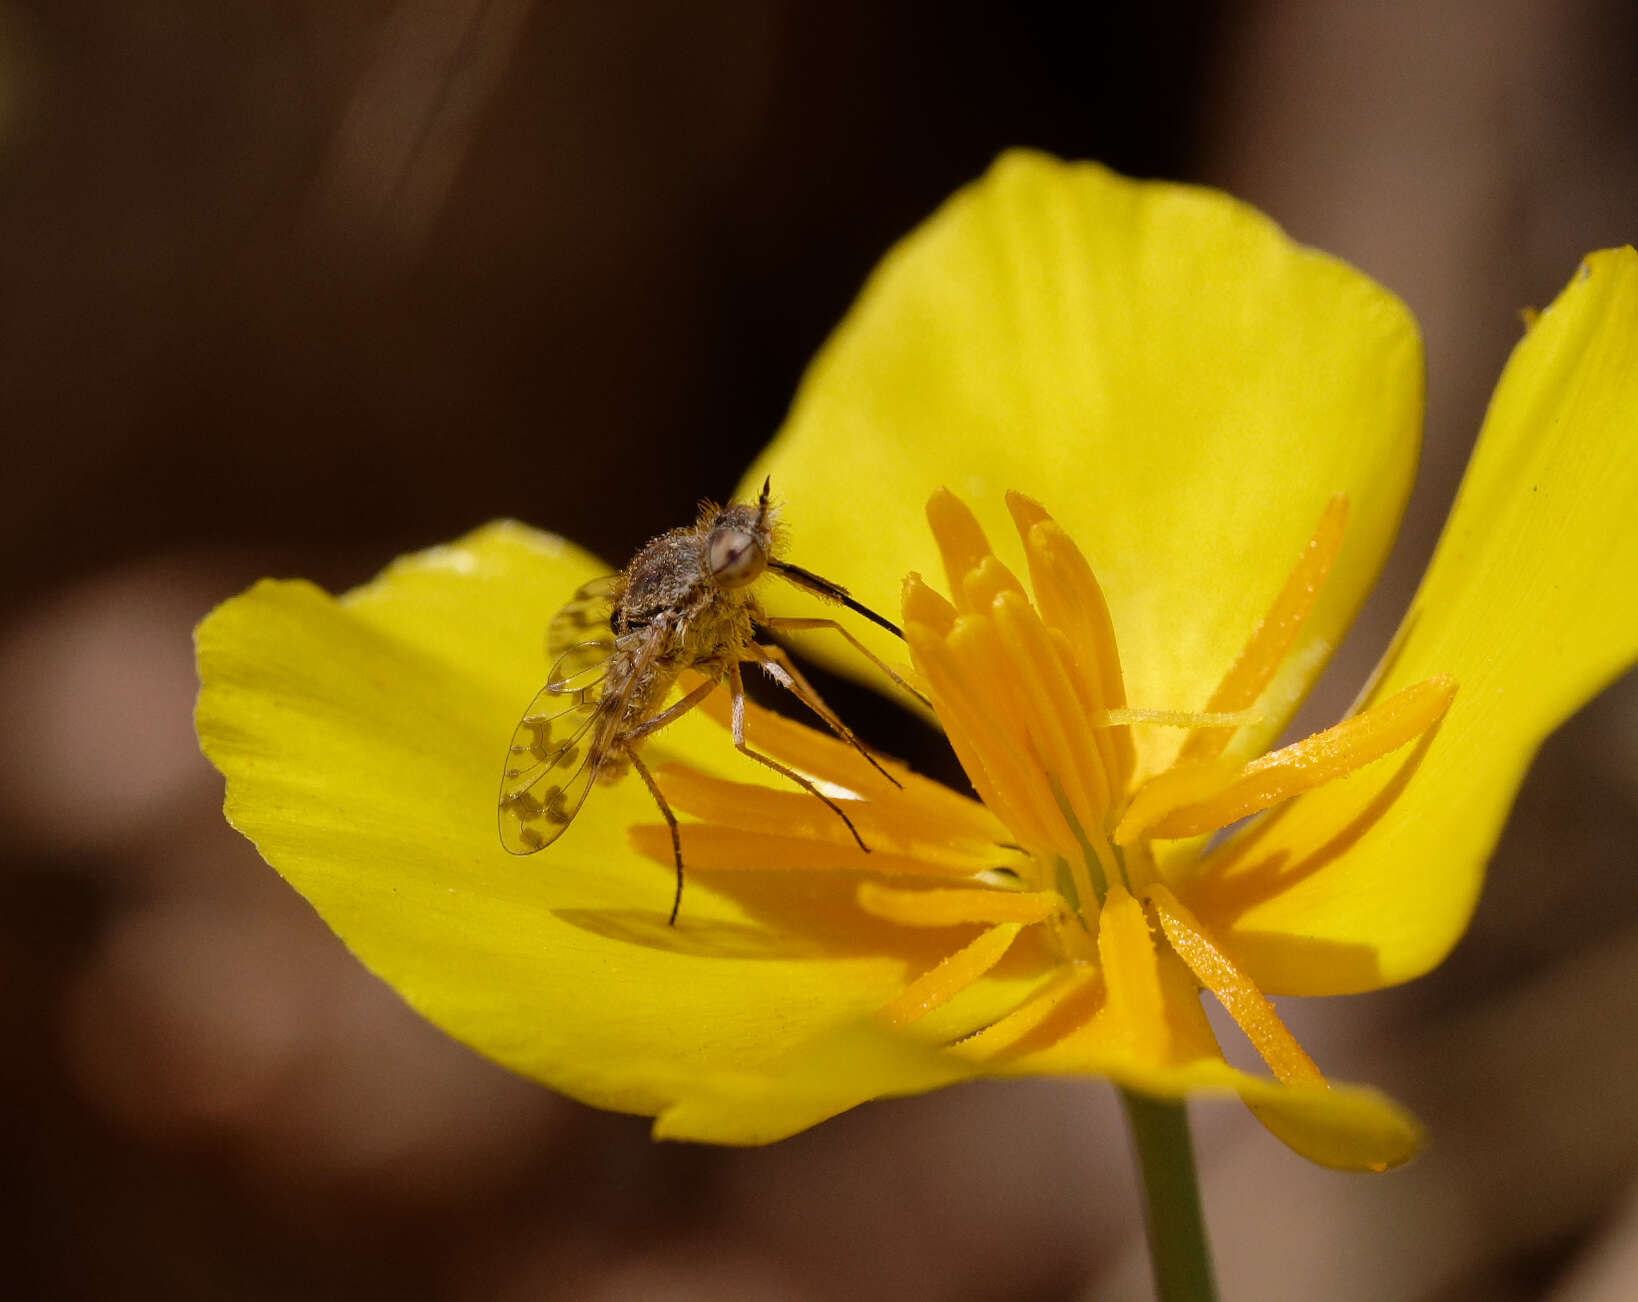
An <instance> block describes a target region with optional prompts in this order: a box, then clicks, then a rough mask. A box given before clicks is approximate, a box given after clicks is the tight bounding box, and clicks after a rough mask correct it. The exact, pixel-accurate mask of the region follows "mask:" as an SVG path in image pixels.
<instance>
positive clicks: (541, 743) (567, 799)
mask: <svg viewBox="0 0 1638 1302" xmlns="http://www.w3.org/2000/svg"><path fill="white" fill-rule="evenodd" d="M617 700H618V698H611V699H609V700H608V701H607V703H606V704H605V701H604V699H603V698H599V697H595V696H592V695H591V694H589V693H585V692H576V693H573V694H572V695H568V696H565V695H563V694H561V693H558V692H555V691H553V690H552V688H551V686H550V685H548V686H546V687H543V688H541V690H540V692H539V693H538V694H537V695H536V696H535V699H534V701H533V703H532V704H531V705H530V706H529V709H528V711H527V712H526V713H525V714H524V716H523V718H522V719H521V720H519V722H518V726H517V729H516V730H515V731H514V732H513V733H512V745H511V748H510V749H509V750H508V751H507V753H506V768H505V770H504V771H503V772H502V774H501V787H500V813H499V817H500V838H501V844H502V845H504V846H505V847H506V848H507V849H508V850H510V851H511V852H512V853H513V854H533V853H534V852H535V851H536V850H541V849H544V848H545V847H546V846H548V845H550V844H551V843H552V842H553V841H555V840H557V838H558V837H560V836H562V835H563V832H564V830H565V829H566V828H567V827H568V826H569V824H570V823H571V822H572V821H573V819H574V816H575V814H577V813H578V812H579V811H580V806H581V805H582V804H584V803H585V800H586V793H587V792H588V791H590V790H591V784H592V782H593V780H594V779H595V778H596V777H597V770H598V768H599V767H600V766H601V764H602V762H603V759H604V757H605V756H606V755H607V754H608V744H609V737H610V733H611V731H612V729H611V728H610V726H609V725H610V723H611V722H612V721H613V719H614V718H615V717H616V714H615V708H616V705H617Z"/></svg>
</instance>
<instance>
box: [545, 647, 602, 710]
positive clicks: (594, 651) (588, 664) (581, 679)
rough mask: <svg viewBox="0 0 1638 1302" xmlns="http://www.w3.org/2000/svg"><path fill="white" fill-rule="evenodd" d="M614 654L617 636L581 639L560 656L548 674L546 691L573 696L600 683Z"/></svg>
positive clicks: (557, 694)
mask: <svg viewBox="0 0 1638 1302" xmlns="http://www.w3.org/2000/svg"><path fill="white" fill-rule="evenodd" d="M613 654H614V638H613V637H612V636H610V637H609V638H607V639H604V638H596V639H593V640H592V641H590V642H577V643H575V645H574V646H571V647H569V648H568V649H567V650H566V651H564V652H563V654H562V655H560V656H558V658H557V660H556V662H555V663H554V664H553V665H552V668H551V670H550V672H548V673H547V675H546V688H545V690H546V692H548V693H549V694H551V695H553V696H573V695H576V694H578V693H583V692H586V691H588V690H589V689H591V688H593V687H596V686H597V685H598V684H599V683H600V682H602V681H603V675H604V674H606V673H608V671H609V657H610V656H612V655H613Z"/></svg>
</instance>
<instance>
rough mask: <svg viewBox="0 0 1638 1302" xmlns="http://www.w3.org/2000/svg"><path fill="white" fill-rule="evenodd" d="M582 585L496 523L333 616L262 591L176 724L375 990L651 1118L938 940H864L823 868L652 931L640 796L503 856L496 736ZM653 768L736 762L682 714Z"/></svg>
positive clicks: (709, 891) (572, 559)
mask: <svg viewBox="0 0 1638 1302" xmlns="http://www.w3.org/2000/svg"><path fill="white" fill-rule="evenodd" d="M598 568H599V567H598V566H597V565H596V562H595V561H593V560H592V558H590V557H588V556H586V555H585V554H584V553H581V552H578V551H576V550H574V549H573V548H570V547H568V546H567V545H566V544H564V543H562V542H560V541H558V540H556V539H552V538H549V537H546V536H544V535H541V534H536V533H534V532H532V531H529V530H526V529H524V528H522V527H521V526H516V525H500V526H492V527H490V528H488V529H485V530H483V531H480V532H479V533H477V534H474V535H473V536H472V537H470V538H468V539H466V540H464V541H462V542H459V543H456V544H453V545H451V546H448V547H443V548H438V549H435V550H434V551H431V552H427V553H423V554H422V555H419V556H414V557H409V558H407V559H405V560H403V561H401V562H399V563H398V564H396V565H395V566H393V567H392V568H391V569H390V570H388V571H387V572H386V573H385V574H384V575H383V576H382V577H381V578H379V579H378V580H376V581H375V582H373V583H371V584H369V585H368V586H366V587H364V588H361V589H359V590H358V591H356V592H354V593H351V594H349V595H348V596H347V597H344V598H342V599H340V600H336V599H333V598H331V597H329V596H327V595H325V594H324V593H322V592H321V591H319V590H318V589H317V588H314V587H312V586H311V585H309V584H305V583H276V582H267V583H262V584H259V585H257V586H256V587H255V588H253V589H252V590H251V591H250V592H248V593H245V594H244V595H242V596H239V597H237V598H234V599H233V600H231V601H229V602H227V603H226V604H225V605H223V606H221V607H220V608H218V609H217V610H216V611H215V612H214V613H213V614H212V615H210V617H209V618H207V619H206V620H205V622H204V623H203V624H201V626H200V628H199V630H198V634H197V638H198V651H199V667H200V677H201V680H202V683H203V688H202V691H201V695H200V701H199V708H198V717H197V721H198V727H199V734H200V738H201V741H202V743H203V746H204V749H205V753H206V754H207V755H208V756H209V758H210V759H211V761H212V762H213V763H214V764H215V765H216V766H217V767H218V768H219V769H220V770H221V771H222V772H223V773H224V774H225V775H226V777H227V780H228V791H227V814H228V818H229V820H230V821H231V822H232V823H233V824H234V826H235V827H237V828H239V830H240V831H242V832H244V833H245V835H247V836H248V837H250V838H251V839H252V840H253V841H254V842H255V843H256V846H257V848H258V849H259V850H260V851H261V853H262V854H263V856H264V857H265V858H266V859H267V860H268V862H269V863H271V864H272V865H273V866H274V867H275V868H277V869H278V870H279V871H280V872H281V873H282V874H283V875H284V876H285V878H286V879H287V880H288V881H289V882H290V883H291V884H292V885H293V886H294V887H296V889H297V890H299V891H300V892H301V893H302V894H303V895H304V896H305V897H306V898H307V899H308V900H309V901H310V902H311V903H312V905H313V906H314V908H316V909H317V910H318V912H319V913H320V915H321V916H322V917H323V918H324V919H325V921H326V922H327V923H329V925H330V926H331V927H332V928H334V930H335V931H336V932H337V934H338V935H339V936H340V937H341V938H342V939H343V940H344V941H345V942H346V943H347V945H348V946H349V947H350V948H351V949H352V950H353V951H354V952H355V953H356V954H357V955H358V956H359V958H360V959H361V960H362V961H363V962H364V963H365V964H366V965H367V966H368V967H369V968H370V969H371V970H372V971H373V972H375V973H376V974H377V975H379V976H380V977H382V978H383V979H384V980H386V981H388V982H389V983H390V984H391V985H392V986H393V987H394V988H395V989H397V990H398V991H399V992H400V993H401V994H402V995H403V996H404V997H405V999H407V1000H408V1001H409V1002H410V1003H411V1004H412V1005H413V1006H414V1007H415V1008H417V1009H418V1010H419V1011H420V1012H421V1013H423V1014H424V1015H425V1016H426V1017H428V1018H429V1019H431V1020H432V1021H433V1022H435V1023H437V1024H438V1025H439V1026H441V1027H443V1028H444V1029H445V1030H446V1031H448V1032H449V1033H450V1034H451V1035H454V1036H455V1037H456V1038H458V1039H460V1040H463V1041H465V1042H466V1043H468V1044H470V1045H472V1046H473V1047H474V1048H477V1049H478V1050H480V1051H481V1052H483V1053H485V1054H487V1055H489V1056H490V1057H493V1058H495V1059H497V1060H499V1061H500V1062H503V1063H505V1064H506V1065H507V1066H509V1067H512V1068H513V1069H515V1070H517V1071H520V1072H522V1073H524V1074H526V1075H529V1076H532V1077H534V1078H536V1079H538V1080H542V1081H545V1082H547V1083H548V1084H550V1085H552V1086H554V1087H555V1088H557V1089H560V1090H562V1091H564V1092H566V1093H569V1094H572V1095H574V1096H575V1097H577V1098H580V1099H583V1100H586V1101H587V1102H591V1103H594V1104H597V1105H599V1106H603V1107H609V1108H615V1109H621V1110H627V1111H635V1112H646V1113H653V1112H656V1111H658V1110H659V1109H661V1108H662V1107H664V1106H665V1105H666V1104H667V1103H668V1102H669V1101H670V1100H671V1098H672V1096H673V1094H672V1091H673V1089H674V1083H675V1082H676V1081H677V1080H679V1079H683V1078H686V1077H687V1075H688V1074H689V1073H690V1072H691V1071H694V1070H699V1071H704V1072H707V1073H709V1072H712V1071H730V1072H732V1071H748V1070H756V1069H761V1068H763V1067H764V1066H765V1065H766V1064H768V1063H769V1062H771V1061H773V1060H775V1059H777V1058H778V1057H779V1056H780V1055H781V1054H784V1053H786V1052H788V1051H789V1049H790V1047H791V1045H792V1044H794V1043H798V1042H801V1041H804V1040H806V1039H807V1038H809V1037H811V1036H812V1035H813V1034H815V1033H816V1031H818V1030H819V1029H821V1028H823V1027H825V1026H828V1025H830V1024H832V1023H834V1022H838V1021H846V1020H852V1019H856V1018H858V1017H860V1016H863V1015H865V1014H867V1013H869V1012H871V1011H873V1010H874V1009H876V1008H878V1007H880V1006H881V1005H882V1004H883V1003H885V1002H886V1000H887V999H889V998H890V997H891V996H892V994H893V993H894V991H896V990H897V989H899V988H900V987H901V986H902V985H903V983H904V981H905V980H906V979H907V978H908V977H909V976H912V975H914V974H915V972H917V971H920V970H923V969H924V968H926V967H928V966H931V965H932V963H934V962H936V961H937V959H938V957H939V956H940V955H941V954H942V953H943V952H945V951H947V950H948V948H949V945H950V942H949V938H948V936H947V934H944V933H922V932H913V931H910V930H908V929H904V928H894V929H892V930H893V933H894V935H895V937H896V938H903V939H905V940H906V941H908V942H911V943H908V944H905V945H901V946H900V948H899V949H898V950H893V949H891V948H889V947H887V946H884V945H881V944H879V943H878V944H875V945H874V946H872V944H871V940H872V938H874V937H876V936H877V932H872V933H870V935H867V936H864V937H863V938H862V939H861V937H860V934H859V933H860V929H861V922H860V914H859V912H858V908H857V904H856V901H855V897H854V891H855V888H856V880H855V879H853V878H850V877H847V876H846V875H844V874H836V881H835V882H834V884H828V883H820V884H815V883H807V884H806V885H805V886H804V887H803V888H802V889H801V890H798V891H795V892H792V891H791V888H790V887H789V886H788V884H786V885H784V886H783V890H784V892H785V894H786V895H790V896H791V897H792V898H791V899H789V900H787V901H786V903H785V904H784V905H783V906H782V907H783V912H782V913H781V914H780V918H781V925H779V926H767V925H763V924H762V923H761V922H760V921H759V920H758V918H757V917H756V916H755V911H754V909H752V907H751V906H750V905H747V904H745V903H744V902H743V901H742V900H741V899H740V898H739V897H738V896H735V895H732V894H730V893H729V892H728V891H726V890H723V889H718V888H717V887H716V886H714V885H713V884H712V883H709V882H706V881H703V880H696V879H694V878H693V877H690V880H689V883H688V889H687V890H686V891H685V893H684V897H683V911H682V916H681V917H680V919H679V920H678V924H677V926H676V927H675V928H672V927H668V926H667V925H666V915H667V912H668V910H669V906H670V898H671V890H672V887H671V868H670V866H669V864H665V865H657V864H655V863H653V862H651V861H649V860H647V859H645V858H643V857H642V856H640V855H639V854H637V853H636V852H635V851H634V850H632V849H631V848H629V847H628V845H627V837H626V828H627V826H628V825H630V824H632V823H634V822H639V821H647V820H650V819H652V818H653V816H654V809H653V805H652V803H651V801H650V800H649V797H648V795H647V793H646V792H645V791H644V790H643V788H642V785H641V783H638V782H636V781H626V782H622V783H620V784H619V785H617V786H613V787H603V788H600V789H599V790H598V791H596V792H595V793H594V794H593V796H592V798H591V799H590V800H589V801H588V802H587V804H586V806H585V809H584V810H583V811H582V813H581V815H580V817H579V818H578V819H577V820H576V822H575V824H574V826H572V827H571V828H570V829H569V830H568V832H567V833H565V834H564V836H563V838H562V840H561V841H559V842H557V843H556V844H555V845H554V846H553V847H552V848H551V849H549V850H548V851H546V852H544V853H543V854H541V855H539V856H537V857H535V858H529V859H525V858H515V857H513V856H512V855H510V854H507V853H506V852H505V850H504V849H503V848H502V847H501V844H500V841H499V838H498V836H497V833H496V816H495V809H496V794H497V790H498V787H499V780H500V771H501V766H502V761H503V759H504V752H505V747H506V740H507V738H508V737H509V736H510V734H511V729H512V726H513V724H514V723H515V722H516V719H517V716H518V715H519V714H520V713H521V712H522V711H523V709H524V708H525V706H527V704H528V702H529V700H530V698H531V696H532V695H533V694H534V692H535V691H536V690H537V689H538V687H539V686H540V683H541V682H542V681H543V678H544V675H545V672H546V666H545V663H544V657H543V654H542V648H541V634H542V632H543V631H544V629H545V627H546V622H547V619H548V617H549V616H550V614H551V612H552V610H553V609H554V607H555V606H556V605H558V604H559V603H561V601H562V600H563V599H564V598H565V597H566V596H567V595H568V594H569V593H571V592H572V591H573V589H574V588H575V586H576V585H577V584H578V583H580V582H581V580H583V579H584V578H586V577H587V576H588V575H589V574H592V573H595V572H596V570H597V569H598ZM651 750H652V751H653V752H655V759H656V760H657V761H659V760H663V759H665V758H666V757H667V756H668V755H671V756H679V755H680V756H686V758H687V759H688V760H689V761H690V762H691V763H693V764H696V765H706V766H711V765H712V764H714V763H719V764H720V763H722V762H723V761H722V759H721V757H722V756H723V755H724V754H727V756H728V761H727V762H728V763H739V762H740V761H739V760H738V758H737V757H735V756H733V755H732V753H731V751H730V750H729V747H728V741H727V739H726V737H725V736H724V735H723V733H722V731H721V729H720V728H719V727H718V726H717V725H716V724H714V723H712V722H710V721H709V720H706V719H703V718H702V719H700V720H698V721H694V720H690V719H684V720H683V721H681V722H679V723H678V724H677V725H676V726H675V727H674V728H668V729H667V730H666V731H665V732H664V733H662V734H660V735H659V736H657V737H656V738H655V739H654V741H653V743H652V744H651ZM864 926H865V929H866V930H868V920H865V924H864ZM882 930H886V924H880V925H879V926H878V929H877V931H878V932H879V931H882ZM837 936H841V937H842V938H843V942H844V943H838V942H837V941H836V939H835V938H836V937H837ZM917 942H919V944H918V943H917Z"/></svg>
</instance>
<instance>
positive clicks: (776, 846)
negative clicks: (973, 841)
mask: <svg viewBox="0 0 1638 1302" xmlns="http://www.w3.org/2000/svg"><path fill="white" fill-rule="evenodd" d="M814 803H816V804H817V803H818V802H817V801H815V802H814ZM831 821H832V822H835V823H836V824H837V825H838V826H840V824H841V820H840V819H837V818H834V817H833V818H832V820H831ZM820 826H821V827H823V824H821V825H820ZM626 835H627V836H628V838H629V839H630V841H631V845H632V848H633V849H635V850H636V851H637V853H638V854H641V855H643V856H645V857H646V858H649V859H653V860H654V861H655V862H656V863H663V864H666V865H670V863H671V862H672V858H671V832H670V830H669V829H668V828H667V827H666V826H665V825H664V824H662V823H639V824H637V825H636V826H635V827H632V828H629V829H628V830H627V833H626ZM842 837H847V829H846V828H842ZM682 846H683V859H684V861H685V862H686V863H687V864H688V866H689V868H691V869H693V868H704V869H711V870H720V871H724V872H761V871H784V870H787V869H810V868H819V869H827V870H837V869H857V870H859V871H861V872H880V873H887V874H891V875H893V876H905V877H942V878H945V879H948V878H951V877H961V876H967V875H970V873H971V870H970V869H963V868H957V867H954V866H952V865H950V864H948V863H945V862H943V861H942V860H941V858H938V857H931V856H930V857H928V858H921V857H918V856H916V855H910V854H896V853H894V852H893V851H890V850H872V851H870V852H869V853H867V852H865V851H864V850H861V849H860V848H859V847H858V845H857V844H856V843H855V842H854V841H853V840H852V839H851V838H849V839H847V840H845V841H844V840H842V839H840V838H836V839H830V838H829V837H828V834H824V835H818V834H807V835H795V836H776V835H772V834H770V833H766V832H746V831H742V830H740V829H739V828H737V827H719V826H717V825H716V824H714V823H685V824H684V825H683V829H682Z"/></svg>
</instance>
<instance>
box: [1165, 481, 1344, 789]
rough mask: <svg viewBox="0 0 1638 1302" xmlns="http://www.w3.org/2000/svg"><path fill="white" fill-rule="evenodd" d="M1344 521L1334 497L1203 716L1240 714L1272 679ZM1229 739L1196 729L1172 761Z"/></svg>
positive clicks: (1200, 756) (1210, 751) (1211, 753)
mask: <svg viewBox="0 0 1638 1302" xmlns="http://www.w3.org/2000/svg"><path fill="white" fill-rule="evenodd" d="M1347 523H1348V498H1347V496H1346V495H1344V494H1342V493H1337V494H1336V495H1334V496H1333V497H1332V498H1331V500H1330V501H1329V502H1327V503H1326V505H1325V512H1324V514H1323V515H1321V516H1320V521H1319V525H1318V526H1317V527H1316V528H1315V530H1314V536H1313V537H1312V538H1310V539H1309V540H1308V544H1307V546H1305V547H1304V548H1303V551H1302V555H1301V556H1300V557H1298V558H1297V564H1296V566H1295V568H1293V569H1292V571H1291V573H1290V575H1289V576H1288V577H1287V578H1286V581H1285V586H1284V587H1283V588H1281V589H1280V595H1279V596H1277V597H1276V598H1274V604H1273V605H1272V606H1270V607H1269V609H1268V614H1266V615H1264V616H1263V620H1262V623H1260V624H1258V625H1257V629H1256V631H1255V632H1254V633H1252V635H1251V640H1250V641H1248V642H1247V643H1246V645H1245V647H1244V649H1243V650H1242V651H1241V652H1240V655H1239V658H1238V659H1237V660H1235V662H1234V664H1233V665H1232V666H1231V667H1230V669H1229V671H1228V673H1227V674H1225V675H1224V676H1223V681H1222V682H1221V683H1219V684H1218V685H1217V690H1216V691H1215V692H1213V693H1212V695H1211V700H1210V701H1208V702H1207V703H1206V712H1207V713H1209V714H1228V713H1233V712H1234V711H1237V710H1244V709H1246V708H1248V707H1249V706H1250V705H1251V704H1252V703H1253V702H1254V701H1256V699H1257V698H1258V697H1259V696H1261V695H1262V694H1263V690H1264V689H1265V688H1266V687H1267V686H1268V685H1269V683H1270V682H1272V681H1273V680H1274V675H1275V674H1276V673H1277V672H1278V671H1279V668H1280V666H1281V664H1283V663H1284V662H1285V658H1286V656H1287V655H1288V654H1289V653H1290V651H1291V648H1292V646H1293V645H1295V643H1296V640H1297V635H1298V634H1299V633H1300V632H1301V631H1302V626H1303V623H1304V621H1305V620H1307V618H1308V616H1309V614H1310V612H1312V611H1313V609H1314V604H1315V602H1317V601H1318V600H1319V594H1320V589H1321V587H1323V586H1324V584H1325V576H1326V575H1327V574H1329V573H1330V572H1331V565H1332V563H1333V562H1334V561H1335V560H1336V558H1337V552H1338V551H1339V550H1341V548H1342V535H1343V530H1344V528H1345V526H1346V525H1347ZM1231 736H1232V734H1231V733H1227V732H1223V731H1221V730H1219V729H1216V728H1211V729H1201V730H1197V731H1195V732H1193V733H1191V734H1190V735H1189V736H1188V738H1187V739H1185V741H1184V742H1183V748H1182V749H1181V750H1180V751H1178V755H1177V758H1178V762H1179V763H1187V762H1190V761H1194V760H1206V759H1212V758H1214V757H1215V756H1218V755H1221V754H1222V753H1223V749H1224V748H1225V747H1226V746H1227V745H1228V744H1229V740H1230V737H1231Z"/></svg>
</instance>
